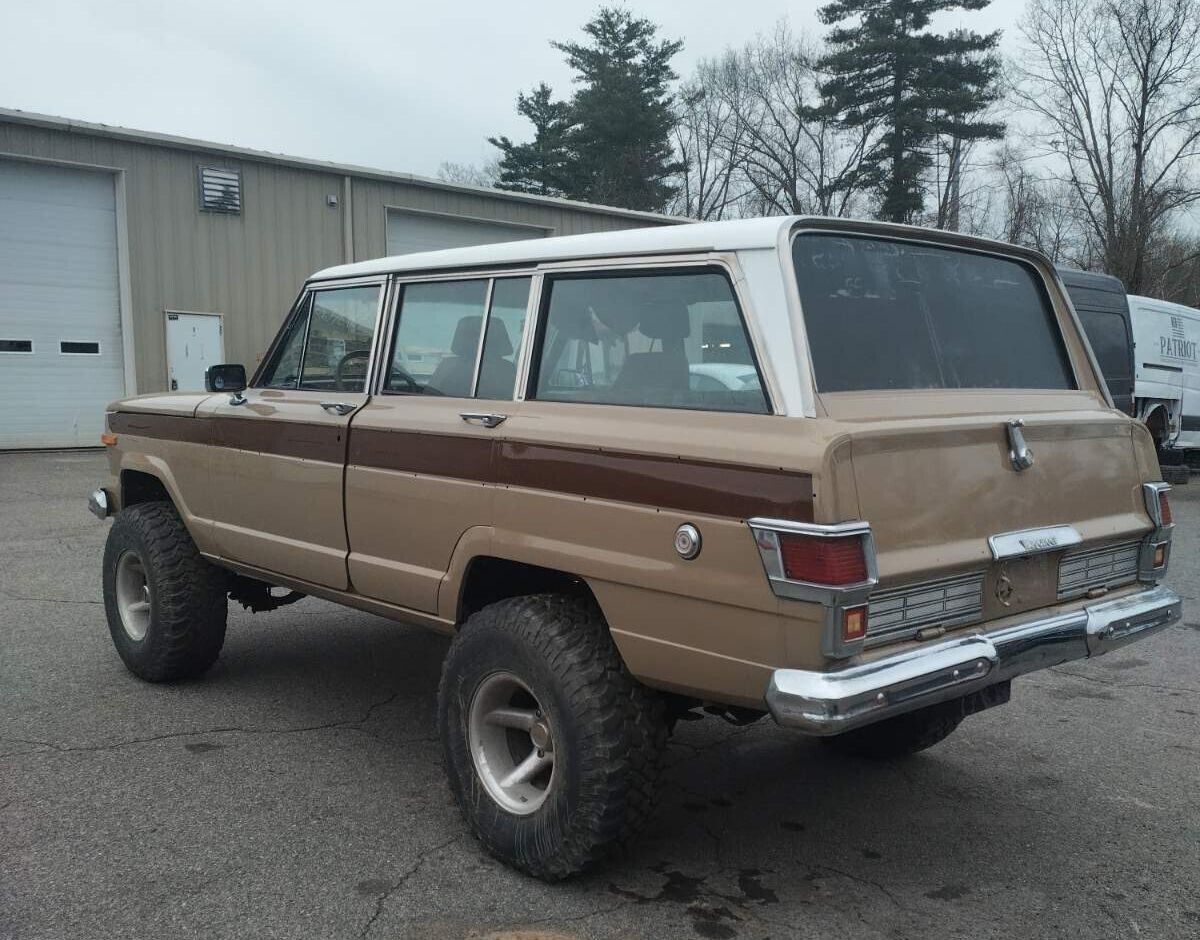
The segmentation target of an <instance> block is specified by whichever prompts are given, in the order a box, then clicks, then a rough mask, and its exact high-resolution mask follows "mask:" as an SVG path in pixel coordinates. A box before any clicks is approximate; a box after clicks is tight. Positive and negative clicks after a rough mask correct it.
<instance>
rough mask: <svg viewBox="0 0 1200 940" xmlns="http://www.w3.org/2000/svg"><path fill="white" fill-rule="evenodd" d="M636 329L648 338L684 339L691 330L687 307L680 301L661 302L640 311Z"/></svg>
mask: <svg viewBox="0 0 1200 940" xmlns="http://www.w3.org/2000/svg"><path fill="white" fill-rule="evenodd" d="M638 329H639V330H641V331H642V335H643V336H648V337H650V339H662V340H668V339H670V340H678V339H686V338H687V337H688V334H690V333H691V332H692V323H691V319H690V318H689V316H688V308H687V307H685V306H684V305H683V304H681V303H673V304H668V303H663V304H661V305H659V306H655V307H651V308H649V309H647V310H643V311H642V316H641V319H640V320H639V321H638Z"/></svg>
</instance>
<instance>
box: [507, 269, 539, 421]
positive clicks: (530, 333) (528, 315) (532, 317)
mask: <svg viewBox="0 0 1200 940" xmlns="http://www.w3.org/2000/svg"><path fill="white" fill-rule="evenodd" d="M544 281H545V275H544V274H541V273H536V274H534V275H533V276H532V278H531V279H530V281H529V299H528V301H527V302H526V304H525V328H524V329H523V330H522V331H521V351H520V353H519V354H518V357H517V383H516V388H515V389H514V390H513V400H514V401H524V400H525V389H526V388H527V387H528V385H529V368H530V363H531V362H532V361H533V341H534V339H535V338H536V337H537V326H538V311H539V310H540V309H541V305H542V284H543V282H544Z"/></svg>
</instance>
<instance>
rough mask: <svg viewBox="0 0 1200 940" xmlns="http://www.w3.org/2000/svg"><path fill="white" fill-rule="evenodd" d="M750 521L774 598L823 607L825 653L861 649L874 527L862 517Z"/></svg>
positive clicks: (840, 656) (841, 655) (841, 656)
mask: <svg viewBox="0 0 1200 940" xmlns="http://www.w3.org/2000/svg"><path fill="white" fill-rule="evenodd" d="M747 524H748V525H749V526H750V531H751V533H752V534H753V535H754V542H755V544H756V545H757V546H758V554H759V556H760V557H761V558H762V563H763V570H764V571H765V572H766V575H767V581H768V582H769V583H770V585H771V590H772V591H773V592H774V593H775V596H776V597H785V598H789V599H791V600H798V601H808V602H810V603H814V604H820V605H821V606H822V607H823V608H824V616H823V618H822V631H821V652H822V653H824V654H825V655H826V656H829V657H831V658H834V659H844V658H845V657H847V656H854V655H855V654H857V653H858V652H860V651H861V650H862V648H863V641H864V640H865V639H866V636H867V599H868V597H869V596H870V594H871V589H872V588H873V587H874V586H875V583H876V581H877V580H878V578H877V576H876V573H875V541H874V539H873V538H872V536H871V527H870V526H869V525H868V524H867V523H865V522H861V521H855V522H838V523H832V524H824V523H817V522H792V521H791V520H788V519H750V520H749V521H748V523H747Z"/></svg>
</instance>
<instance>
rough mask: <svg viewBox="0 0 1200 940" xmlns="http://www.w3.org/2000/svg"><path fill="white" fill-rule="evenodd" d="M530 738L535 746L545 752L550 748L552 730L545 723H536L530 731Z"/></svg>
mask: <svg viewBox="0 0 1200 940" xmlns="http://www.w3.org/2000/svg"><path fill="white" fill-rule="evenodd" d="M529 737H530V738H532V739H533V746H534V747H536V748H537V749H538V750H540V751H545V750H547V749H549V747H550V728H549V726H548V725H547V724H546V722H544V721H535V722H534V723H533V726H532V727H531V728H530V729H529Z"/></svg>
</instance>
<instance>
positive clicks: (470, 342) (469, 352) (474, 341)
mask: <svg viewBox="0 0 1200 940" xmlns="http://www.w3.org/2000/svg"><path fill="white" fill-rule="evenodd" d="M482 326H483V317H479V316H475V317H463V318H462V319H460V320H459V321H458V326H456V327H455V328H454V339H452V340H451V341H450V352H452V353H454V355H456V356H462V357H463V358H465V359H474V358H475V347H476V346H478V345H479V330H480V327H482Z"/></svg>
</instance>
